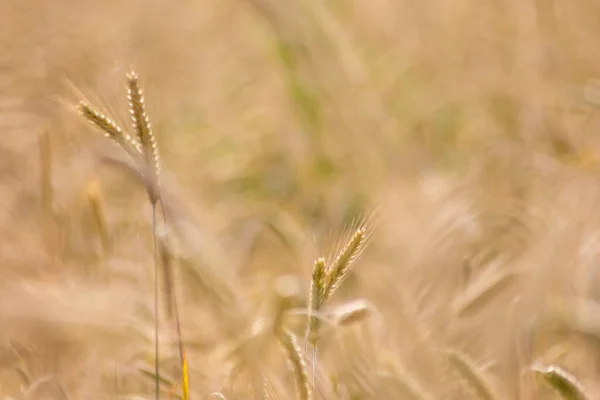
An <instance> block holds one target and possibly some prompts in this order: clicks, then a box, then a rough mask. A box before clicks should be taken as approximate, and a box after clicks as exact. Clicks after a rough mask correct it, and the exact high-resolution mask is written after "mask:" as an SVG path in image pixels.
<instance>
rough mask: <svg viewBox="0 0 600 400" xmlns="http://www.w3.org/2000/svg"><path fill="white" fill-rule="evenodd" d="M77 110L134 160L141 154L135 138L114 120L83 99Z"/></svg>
mask: <svg viewBox="0 0 600 400" xmlns="http://www.w3.org/2000/svg"><path fill="white" fill-rule="evenodd" d="M77 111H78V112H79V114H80V115H81V116H82V117H83V118H84V119H85V120H86V121H88V122H89V123H90V124H91V125H93V126H95V127H96V128H97V129H99V130H100V131H101V132H102V133H103V134H104V136H106V137H107V138H110V139H111V140H112V141H113V142H115V143H116V144H118V145H119V146H120V147H121V148H122V149H123V150H125V151H126V152H127V153H128V154H129V155H130V156H132V157H133V158H134V160H135V159H137V158H138V157H139V155H140V154H142V147H141V145H140V143H139V142H138V141H137V140H136V139H134V138H133V137H132V136H131V135H129V134H128V133H126V132H125V131H123V129H122V128H121V127H120V126H119V125H118V124H117V123H116V122H115V121H113V120H112V119H110V118H109V117H107V116H106V115H104V114H103V113H101V112H99V111H98V110H96V109H95V108H93V107H92V106H91V105H89V104H88V103H86V102H85V101H80V102H79V104H78V105H77Z"/></svg>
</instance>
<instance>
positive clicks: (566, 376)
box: [532, 365, 591, 400]
mask: <svg viewBox="0 0 600 400" xmlns="http://www.w3.org/2000/svg"><path fill="white" fill-rule="evenodd" d="M532 369H533V371H535V372H537V373H538V374H540V375H541V376H542V377H543V378H544V380H545V381H546V383H548V385H550V386H551V387H552V388H553V389H554V390H555V391H557V392H558V393H559V394H560V395H561V397H562V398H564V399H566V400H588V399H591V397H588V395H587V394H586V391H585V389H584V388H583V385H582V384H581V383H580V382H579V381H578V380H577V378H575V377H574V376H573V375H572V374H571V373H569V372H567V371H565V370H564V369H563V368H561V367H559V366H557V365H550V366H543V365H534V366H533V367H532Z"/></svg>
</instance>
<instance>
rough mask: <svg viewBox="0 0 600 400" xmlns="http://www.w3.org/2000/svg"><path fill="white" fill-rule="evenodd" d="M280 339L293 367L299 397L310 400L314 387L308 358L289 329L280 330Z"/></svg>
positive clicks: (302, 399) (301, 399)
mask: <svg viewBox="0 0 600 400" xmlns="http://www.w3.org/2000/svg"><path fill="white" fill-rule="evenodd" d="M277 336H278V339H279V343H280V344H281V347H282V348H283V349H284V351H285V354H286V358H287V360H288V362H289V364H290V365H291V367H292V371H293V373H294V379H295V381H296V388H297V391H298V399H300V400H309V399H310V398H311V396H312V388H311V384H310V379H309V377H308V372H307V368H306V360H305V359H304V356H303V355H302V351H301V349H300V346H298V341H297V339H296V336H295V335H294V334H293V333H292V332H290V331H289V330H287V329H281V330H279V331H278V335H277Z"/></svg>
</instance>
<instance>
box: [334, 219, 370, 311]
mask: <svg viewBox="0 0 600 400" xmlns="http://www.w3.org/2000/svg"><path fill="white" fill-rule="evenodd" d="M366 241H367V230H366V228H364V227H360V228H358V229H357V230H356V232H354V235H352V238H351V239H350V241H349V242H348V243H347V244H346V245H345V246H344V248H343V249H342V250H341V251H340V252H339V254H338V255H337V256H336V258H335V260H334V261H333V264H332V265H331V266H330V267H329V270H328V273H327V278H326V280H325V291H324V296H323V297H324V300H323V301H324V302H325V301H326V300H327V299H329V298H330V297H331V295H332V294H333V292H335V290H336V289H337V288H338V287H339V286H340V285H341V283H342V282H343V281H344V279H346V277H347V276H348V274H349V273H350V271H351V269H352V266H353V264H354V263H355V262H356V260H357V259H358V258H359V256H360V255H361V253H362V250H363V249H364V245H365V243H366Z"/></svg>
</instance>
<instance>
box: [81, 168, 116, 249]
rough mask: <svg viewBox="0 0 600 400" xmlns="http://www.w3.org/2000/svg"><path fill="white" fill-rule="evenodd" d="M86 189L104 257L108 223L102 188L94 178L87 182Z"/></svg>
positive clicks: (107, 239)
mask: <svg viewBox="0 0 600 400" xmlns="http://www.w3.org/2000/svg"><path fill="white" fill-rule="evenodd" d="M86 189H87V190H86V192H87V198H88V201H89V204H90V208H91V210H92V216H93V218H94V224H95V226H96V230H97V231H98V237H99V238H100V243H101V244H102V251H103V256H104V257H106V255H107V254H108V251H109V247H110V239H109V235H108V224H107V222H106V209H105V207H104V201H103V198H102V190H101V189H100V185H99V184H98V181H97V180H95V179H93V180H91V181H89V182H88V184H87V188H86Z"/></svg>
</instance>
